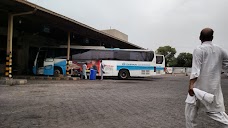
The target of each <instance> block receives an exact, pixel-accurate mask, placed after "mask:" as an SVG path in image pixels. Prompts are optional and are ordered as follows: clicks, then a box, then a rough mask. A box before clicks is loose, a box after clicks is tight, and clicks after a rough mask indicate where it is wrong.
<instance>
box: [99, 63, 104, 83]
mask: <svg viewBox="0 0 228 128" xmlns="http://www.w3.org/2000/svg"><path fill="white" fill-rule="evenodd" d="M100 73H101V80H103V74H104V65H103V63H102V60H101V61H100Z"/></svg>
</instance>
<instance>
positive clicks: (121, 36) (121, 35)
mask: <svg viewBox="0 0 228 128" xmlns="http://www.w3.org/2000/svg"><path fill="white" fill-rule="evenodd" d="M101 31H102V32H105V33H107V34H109V35H112V36H114V37H117V38H119V39H121V40H124V41H127V42H128V35H127V34H124V33H122V32H120V31H118V30H116V29H108V30H101Z"/></svg>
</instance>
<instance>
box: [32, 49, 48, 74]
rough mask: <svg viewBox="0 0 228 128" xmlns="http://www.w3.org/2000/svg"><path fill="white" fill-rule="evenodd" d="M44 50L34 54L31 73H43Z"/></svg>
mask: <svg viewBox="0 0 228 128" xmlns="http://www.w3.org/2000/svg"><path fill="white" fill-rule="evenodd" d="M45 55H46V51H40V50H39V51H38V52H37V55H36V59H35V61H34V66H33V73H34V74H35V75H43V74H44V59H45Z"/></svg>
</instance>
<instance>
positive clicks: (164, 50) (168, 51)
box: [156, 46, 177, 66]
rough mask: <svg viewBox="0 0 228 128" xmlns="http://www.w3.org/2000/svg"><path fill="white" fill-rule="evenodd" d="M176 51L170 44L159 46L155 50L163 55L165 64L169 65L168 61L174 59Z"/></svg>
mask: <svg viewBox="0 0 228 128" xmlns="http://www.w3.org/2000/svg"><path fill="white" fill-rule="evenodd" d="M176 52H177V51H176V49H175V48H172V47H171V46H163V47H159V48H158V49H157V51H156V53H157V54H161V55H164V56H165V62H166V66H170V62H171V61H175V59H174V55H175V54H176ZM171 65H172V63H171Z"/></svg>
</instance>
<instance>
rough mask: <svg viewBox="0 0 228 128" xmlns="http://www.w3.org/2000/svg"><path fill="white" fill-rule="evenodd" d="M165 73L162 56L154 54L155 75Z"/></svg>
mask: <svg viewBox="0 0 228 128" xmlns="http://www.w3.org/2000/svg"><path fill="white" fill-rule="evenodd" d="M165 72H166V67H165V57H164V55H158V54H156V74H157V75H163V74H165Z"/></svg>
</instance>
